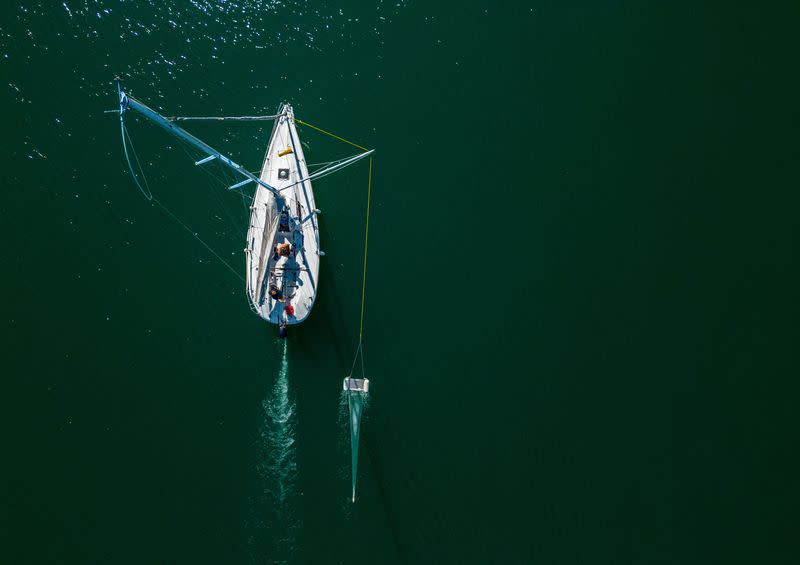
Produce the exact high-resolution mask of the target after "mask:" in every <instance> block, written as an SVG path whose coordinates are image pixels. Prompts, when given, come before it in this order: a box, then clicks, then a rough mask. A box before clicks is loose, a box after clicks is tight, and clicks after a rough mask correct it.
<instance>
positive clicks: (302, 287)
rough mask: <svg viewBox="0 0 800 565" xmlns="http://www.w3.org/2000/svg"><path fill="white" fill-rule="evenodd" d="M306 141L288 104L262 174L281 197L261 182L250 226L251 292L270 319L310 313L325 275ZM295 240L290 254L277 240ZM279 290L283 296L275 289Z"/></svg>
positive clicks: (286, 320)
mask: <svg viewBox="0 0 800 565" xmlns="http://www.w3.org/2000/svg"><path fill="white" fill-rule="evenodd" d="M307 178H308V167H307V165H306V160H305V157H304V155H303V147H302V145H301V144H300V140H299V138H298V136H297V129H296V128H295V124H294V112H293V110H292V107H291V106H289V105H288V104H284V105H283V106H282V108H281V110H280V113H279V115H278V117H277V118H276V120H275V125H274V127H273V130H272V135H271V136H270V141H269V147H268V148H267V152H266V154H265V156H264V163H263V166H262V167H261V175H260V179H261V180H262V181H264V182H265V183H267V184H268V185H270V186H272V187H273V188H275V189H277V190H278V191H279V195H280V196H279V197H276V196H275V195H274V194H273V193H272V192H271V191H270V190H269V189H267V188H265V187H263V186H261V185H258V187H257V188H256V192H255V195H254V197H253V203H252V205H251V207H250V210H251V212H250V226H249V228H248V230H247V247H246V248H245V253H246V256H247V267H246V268H247V280H246V284H247V296H248V299H249V301H250V305H251V307H252V309H253V310H254V311H255V312H256V313H257V314H258V315H259V316H261V318H263V319H264V320H266V321H268V322H270V323H272V324H278V325H293V324H299V323H301V322H303V321H304V320H305V319H306V318H308V316H309V314H310V313H311V309H312V307H313V306H314V301H315V300H316V295H317V288H318V276H319V257H320V254H319V226H318V224H317V216H316V212H315V210H316V205H315V203H314V192H313V190H312V187H311V182H310V181H308V180H304V179H307ZM287 243H288V244H289V247H290V249H291V251H290V253H289V254H288V255H287V256H283V255H280V254H278V253H276V251H275V249H276V246H280V245H284V244H287ZM270 290H277V295H278V296H277V299H276V298H274V297H273V296H271V295H270Z"/></svg>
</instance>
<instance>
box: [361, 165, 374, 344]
mask: <svg viewBox="0 0 800 565" xmlns="http://www.w3.org/2000/svg"><path fill="white" fill-rule="evenodd" d="M371 199H372V157H370V158H369V180H368V181H367V219H366V222H365V224H366V227H365V228H364V275H363V278H362V279H361V325H360V327H359V329H358V341H359V343H361V336H362V335H363V333H364V296H365V295H366V292H367V245H369V204H370V200H371Z"/></svg>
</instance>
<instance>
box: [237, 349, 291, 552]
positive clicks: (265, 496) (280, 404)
mask: <svg viewBox="0 0 800 565" xmlns="http://www.w3.org/2000/svg"><path fill="white" fill-rule="evenodd" d="M287 346H288V342H287V340H279V347H280V349H281V363H280V368H279V370H278V377H277V379H276V380H275V384H274V385H273V387H272V389H271V390H270V392H269V394H268V395H267V397H266V398H265V399H264V400H263V401H262V402H261V406H262V409H263V413H262V414H263V418H262V421H261V425H260V429H259V437H258V442H257V446H256V457H257V459H256V471H257V473H258V479H259V480H258V493H257V495H256V496H255V497H253V500H252V505H251V512H250V520H249V524H248V526H249V528H248V529H249V530H250V531H249V540H248V541H249V546H250V558H251V559H250V561H251V562H254V563H263V562H268V563H282V562H286V561H291V560H292V557H293V555H294V553H295V547H296V543H295V538H296V533H297V530H298V526H299V521H298V519H297V516H296V510H295V508H296V505H295V501H294V497H295V494H296V491H295V482H296V476H297V454H296V447H295V427H296V415H295V403H294V401H293V400H292V398H291V396H290V394H289V360H288V356H287V353H288V351H287Z"/></svg>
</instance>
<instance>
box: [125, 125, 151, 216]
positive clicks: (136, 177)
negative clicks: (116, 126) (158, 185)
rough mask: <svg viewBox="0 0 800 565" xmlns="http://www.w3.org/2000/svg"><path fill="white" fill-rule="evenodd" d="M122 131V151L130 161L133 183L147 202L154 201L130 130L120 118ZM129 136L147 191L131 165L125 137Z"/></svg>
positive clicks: (129, 161) (129, 167)
mask: <svg viewBox="0 0 800 565" xmlns="http://www.w3.org/2000/svg"><path fill="white" fill-rule="evenodd" d="M119 121H120V130H121V133H122V150H123V151H124V152H125V160H126V161H128V169H129V170H130V171H131V176H132V177H133V182H135V183H136V187H137V188H138V189H139V192H141V193H142V195H144V197H145V198H147V200H153V193H152V192H151V191H150V184H149V183H148V182H147V177H145V176H144V169H143V168H142V163H141V162H140V161H139V156H138V155H137V154H136V149H135V148H134V146H133V140H132V139H131V135H130V134H129V133H128V128H126V127H125V122H124V121H122V118H121V117H120V120H119ZM126 136H127V138H128V142H129V143H130V144H131V151H132V152H133V157H134V159H136V164H137V165H138V167H139V172H140V173H141V175H142V180H143V181H144V184H145V186H146V187H147V188H146V189H145V188H144V187H143V186H142V184H141V183H140V182H139V178H138V176H137V175H136V172H135V171H134V170H133V165H132V164H131V158H130V156H129V155H128V144H127V143H125V137H126Z"/></svg>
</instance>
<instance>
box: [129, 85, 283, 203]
mask: <svg viewBox="0 0 800 565" xmlns="http://www.w3.org/2000/svg"><path fill="white" fill-rule="evenodd" d="M118 88H119V87H118ZM129 108H130V109H132V110H136V111H137V112H139V113H140V114H141V115H143V116H144V117H145V118H147V119H148V120H150V121H152V122H155V123H156V124H158V125H159V126H161V127H162V128H164V129H165V130H167V131H168V132H170V133H171V134H172V135H174V136H176V137H179V138H180V139H183V140H184V141H186V142H188V143H189V144H191V145H193V146H195V147H197V148H198V149H199V150H200V151H203V152H204V153H206V154H208V156H209V157H207V158H206V159H202V160H201V161H198V164H200V163H201V162H207V161H210V160H211V159H218V160H219V161H220V162H222V163H224V164H225V165H227V166H228V167H230V168H231V169H233V170H234V171H236V172H237V173H239V174H241V175H244V176H245V177H247V178H246V180H245V181H244V182H241V183H237V184H235V185H233V186H232V187H230V188H238V187H240V186H242V185H244V184H247V183H250V182H255V183H257V184H259V185H261V186H263V187H264V188H266V189H267V190H269V191H270V192H271V193H272V194H273V195H275V197H276V198H279V199H280V194H279V193H278V190H277V189H276V188H274V187H272V186H270V185H269V184H267V183H265V182H264V181H262V180H261V179H260V178H258V177H257V176H255V175H254V174H253V173H251V172H250V171H248V170H247V169H245V168H244V167H242V166H241V165H239V164H237V163H235V162H234V161H233V160H232V159H230V158H229V157H226V156H225V155H223V154H222V153H220V152H219V151H217V150H216V149H214V148H213V147H211V146H210V145H208V144H206V143H204V142H203V141H200V140H199V139H197V138H196V137H195V136H193V135H192V134H191V133H189V132H188V131H186V130H185V129H183V128H181V127H179V126H176V125H174V124H173V123H171V122H170V121H169V120H167V118H165V117H164V116H162V115H161V114H159V113H158V112H156V111H155V110H153V109H152V108H149V107H148V106H147V105H145V104H143V103H142V102H140V101H139V100H136V98H133V97H132V96H128V95H127V94H126V93H125V92H124V91H123V90H121V89H120V90H119V111H120V119H122V115H123V114H124V113H125V110H127V109H129Z"/></svg>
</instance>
